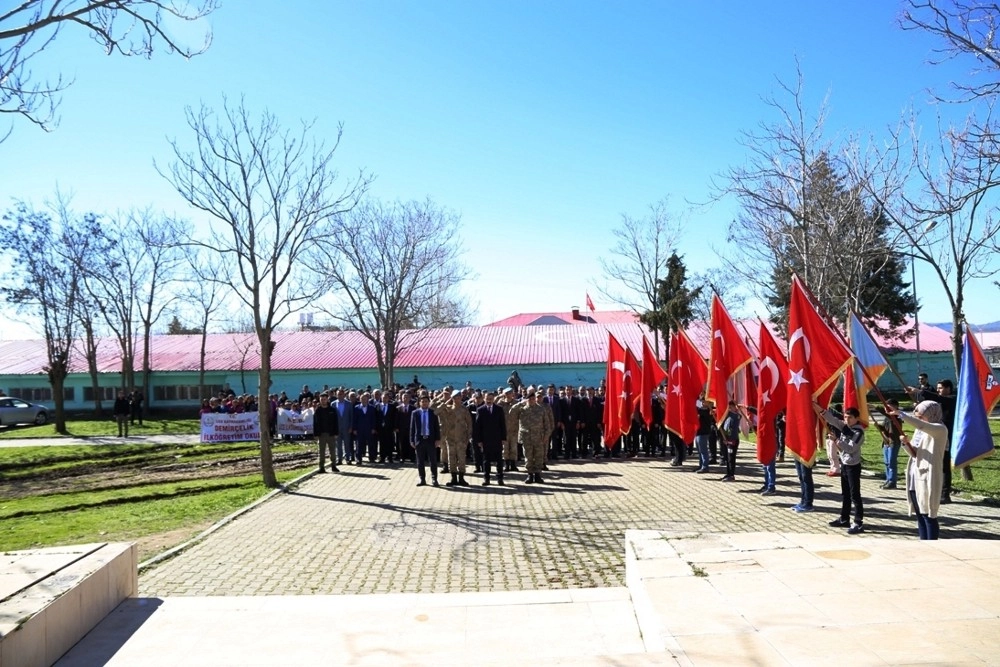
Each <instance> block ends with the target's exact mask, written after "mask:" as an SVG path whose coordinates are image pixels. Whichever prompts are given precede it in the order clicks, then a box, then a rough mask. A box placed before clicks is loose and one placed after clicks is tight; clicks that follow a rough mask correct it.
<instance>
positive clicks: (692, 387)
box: [604, 276, 1000, 468]
mask: <svg viewBox="0 0 1000 667" xmlns="http://www.w3.org/2000/svg"><path fill="white" fill-rule="evenodd" d="M711 317H712V319H711V328H710V331H711V340H710V346H709V359H708V363H707V364H706V362H705V359H704V358H703V357H702V356H701V353H700V352H699V351H698V349H697V348H696V347H695V345H694V344H693V343H692V342H691V340H690V339H689V338H688V336H687V334H685V333H684V332H683V331H679V332H675V333H672V334H671V335H670V340H669V353H668V359H667V369H666V370H664V369H663V368H662V367H661V366H660V363H659V361H658V360H657V359H656V357H655V355H654V353H653V351H652V348H651V347H650V345H649V341H648V340H646V338H645V337H643V350H642V363H641V364H640V363H639V362H638V360H637V359H636V357H635V355H634V354H633V353H632V352H631V351H630V350H629V349H628V348H626V347H625V346H624V345H622V344H621V343H620V342H619V341H618V340H617V339H616V338H615V337H614V336H613V335H612V334H611V333H610V332H609V333H608V367H607V398H606V400H605V405H604V427H605V428H604V439H605V442H613V441H614V440H616V439H617V438H618V437H619V436H621V435H623V434H625V433H627V432H628V430H629V428H630V427H631V422H632V414H633V412H634V411H635V410H636V409H637V408H638V410H639V411H640V413H641V415H642V419H643V421H644V422H645V424H646V426H647V427H649V426H650V424H651V423H652V403H651V398H652V395H653V393H654V392H655V391H656V389H657V388H658V387H659V386H660V384H661V383H662V382H663V381H666V391H665V393H664V395H663V398H664V400H665V402H666V405H665V421H664V425H665V426H666V428H667V429H668V430H670V431H671V432H673V433H675V434H676V435H677V436H679V437H680V438H681V439H682V440H683V441H684V442H685V443H690V442H692V441H693V440H694V436H695V432H696V431H697V429H698V412H697V401H698V399H699V397H701V396H702V395H704V396H705V397H706V398H707V399H708V400H711V401H714V402H715V404H716V405H718V406H720V409H719V410H718V412H719V414H720V415H723V416H724V415H725V412H726V410H725V407H726V405H727V404H728V402H729V401H730V400H731V399H732V400H737V401H738V402H740V403H741V404H744V405H753V406H755V407H756V411H757V452H756V454H757V460H758V461H760V462H761V463H768V462H770V461H771V460H773V459H774V457H775V453H776V451H777V444H778V443H777V433H776V429H775V418H776V417H777V416H778V414H779V413H780V412H782V411H784V412H785V423H786V437H785V441H786V450H787V451H789V452H790V453H791V454H792V455H793V456H794V457H795V458H796V459H798V460H799V461H801V462H803V463H805V464H806V465H809V466H811V465H813V463H814V462H815V459H816V452H817V450H818V448H819V443H820V442H822V424H820V423H819V420H818V417H817V415H816V412H815V411H814V409H813V402H814V401H815V402H816V403H819V404H820V405H822V406H823V407H828V406H829V404H830V400H831V397H832V395H833V392H834V390H835V389H836V387H837V386H838V385H839V383H840V381H841V379H842V378H843V381H844V407H845V408H849V407H855V408H857V409H858V410H859V411H860V412H861V422H862V423H863V424H864V425H867V424H868V422H869V420H870V415H869V414H868V401H867V396H868V393H869V392H870V391H873V390H875V391H877V389H876V388H875V384H876V383H877V382H878V380H879V378H880V377H881V376H882V375H883V374H884V373H885V372H886V370H888V369H890V368H891V366H890V364H889V362H888V360H887V359H886V358H885V356H884V355H883V354H882V351H881V350H880V349H879V347H878V345H877V344H876V343H875V339H874V338H873V337H872V335H871V334H870V333H869V331H868V330H867V328H866V327H865V326H864V324H863V323H862V322H861V320H860V319H859V318H858V317H857V315H855V314H854V313H851V315H850V318H849V320H848V327H847V328H848V338H847V339H845V338H844V336H842V335H841V334H840V332H839V331H838V330H837V329H836V327H834V326H832V325H831V323H830V322H829V318H828V317H826V316H825V314H824V313H823V310H822V308H821V307H820V306H819V305H818V303H817V301H816V300H815V298H814V297H813V296H812V294H811V293H810V292H809V289H808V287H806V285H805V284H804V283H803V282H802V281H801V280H800V279H799V278H798V276H793V277H792V288H791V302H790V305H789V317H788V336H787V339H786V340H787V343H786V344H785V345H782V343H781V342H779V341H778V340H777V339H776V338H775V336H774V335H773V334H772V333H771V331H770V329H769V328H768V327H767V326H766V325H765V324H764V322H763V321H760V322H759V325H760V329H759V335H758V339H757V340H758V345H757V350H756V354H754V353H753V352H751V350H750V347H751V345H752V342H751V341H750V340H749V334H748V335H747V336H746V337H745V338H744V337H743V336H741V335H740V334H739V332H738V331H737V328H736V325H735V323H734V321H733V319H732V318H731V317H730V315H729V312H728V311H727V310H726V308H725V305H724V304H723V303H722V300H721V299H720V298H719V297H718V295H713V298H712V315H711ZM893 372H895V371H893ZM703 392H704V394H703ZM997 401H1000V382H998V381H997V379H996V377H995V375H994V374H993V371H992V369H991V368H990V365H989V363H988V361H987V360H986V356H985V355H984V354H983V351H982V349H981V348H980V346H979V344H978V343H977V341H976V339H975V337H974V336H973V335H972V334H971V332H970V331H969V330H968V328H967V327H966V330H965V332H964V354H963V356H962V368H961V369H960V373H959V381H958V390H957V402H956V415H955V432H954V434H953V437H952V443H953V445H952V462H953V465H954V466H955V467H956V468H960V467H962V466H966V465H969V464H970V463H972V462H973V461H975V460H978V459H980V458H982V457H984V456H988V455H989V454H991V453H992V452H993V438H992V435H991V434H990V429H989V422H988V415H989V413H990V411H992V409H993V407H994V406H995V405H996V403H997Z"/></svg>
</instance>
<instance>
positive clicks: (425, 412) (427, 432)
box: [423, 410, 431, 438]
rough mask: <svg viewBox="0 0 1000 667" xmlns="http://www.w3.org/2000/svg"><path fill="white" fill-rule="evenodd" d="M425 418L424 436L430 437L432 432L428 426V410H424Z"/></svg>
mask: <svg viewBox="0 0 1000 667" xmlns="http://www.w3.org/2000/svg"><path fill="white" fill-rule="evenodd" d="M423 420H424V437H425V438H426V437H429V436H430V434H431V432H430V430H429V429H428V428H427V421H428V420H427V410H424V416H423Z"/></svg>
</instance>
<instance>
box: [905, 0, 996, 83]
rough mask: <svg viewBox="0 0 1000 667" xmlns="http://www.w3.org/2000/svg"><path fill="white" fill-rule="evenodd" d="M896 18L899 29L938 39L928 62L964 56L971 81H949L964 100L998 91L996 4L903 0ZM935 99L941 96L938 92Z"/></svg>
mask: <svg viewBox="0 0 1000 667" xmlns="http://www.w3.org/2000/svg"><path fill="white" fill-rule="evenodd" d="M906 5H907V9H905V10H904V11H903V13H902V14H901V15H900V18H899V25H900V27H901V28H902V29H903V30H919V31H922V32H926V33H928V34H930V35H933V36H935V37H937V38H939V39H940V41H941V43H942V45H941V46H940V47H938V48H937V49H935V50H934V57H933V58H932V59H931V63H932V64H941V63H943V62H946V61H948V60H955V59H958V58H968V59H970V60H971V62H972V63H974V65H973V68H972V70H971V72H970V77H971V78H972V79H973V81H971V82H964V81H954V80H953V81H952V82H951V85H952V87H953V88H954V89H955V91H956V92H957V93H958V95H959V97H960V98H961V99H962V100H964V101H970V100H975V99H979V98H993V97H996V95H997V93H1000V77H998V76H997V75H998V73H1000V6H997V4H996V3H993V2H982V1H980V0H973V1H972V2H968V1H965V0H906ZM938 97H939V99H941V96H940V95H938Z"/></svg>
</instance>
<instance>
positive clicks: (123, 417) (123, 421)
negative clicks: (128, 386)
mask: <svg viewBox="0 0 1000 667" xmlns="http://www.w3.org/2000/svg"><path fill="white" fill-rule="evenodd" d="M131 411H132V406H131V405H129V400H128V397H127V396H125V390H124V389H119V390H118V398H116V399H115V407H114V415H115V421H116V422H118V437H119V438H127V437H128V418H129V415H130V414H131Z"/></svg>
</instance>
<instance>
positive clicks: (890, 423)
mask: <svg viewBox="0 0 1000 667" xmlns="http://www.w3.org/2000/svg"><path fill="white" fill-rule="evenodd" d="M886 405H887V406H888V407H889V409H890V410H895V411H897V412H898V411H899V401H897V400H896V399H894V398H890V399H889V400H888V401H886ZM874 421H875V426H876V427H877V428H878V430H879V433H880V434H881V435H882V458H883V461H884V462H885V483H883V484H882V488H883V489H895V488H896V481H897V478H898V474H897V472H896V471H897V470H898V468H899V447H900V445H901V442H902V441H901V438H902V436H903V429H902V427H901V425H900V423H899V421H898V420H897V419H893V418H892V417H889V416H888V415H886V416H885V418H884V419H881V420H880V419H875V420H874Z"/></svg>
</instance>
